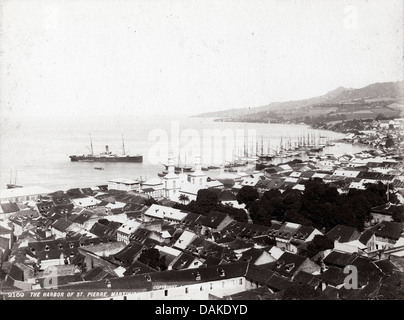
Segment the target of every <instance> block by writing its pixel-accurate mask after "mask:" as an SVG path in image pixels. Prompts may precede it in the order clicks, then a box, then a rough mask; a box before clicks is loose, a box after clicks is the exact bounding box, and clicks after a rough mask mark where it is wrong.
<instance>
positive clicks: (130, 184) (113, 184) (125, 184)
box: [108, 179, 140, 191]
mask: <svg viewBox="0 0 404 320" xmlns="http://www.w3.org/2000/svg"><path fill="white" fill-rule="evenodd" d="M108 189H109V190H120V191H132V190H135V191H140V182H139V181H138V180H133V179H113V180H109V181H108Z"/></svg>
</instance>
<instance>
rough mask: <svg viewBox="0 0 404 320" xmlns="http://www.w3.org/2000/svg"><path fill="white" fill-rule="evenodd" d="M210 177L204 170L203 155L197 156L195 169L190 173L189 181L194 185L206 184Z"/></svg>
mask: <svg viewBox="0 0 404 320" xmlns="http://www.w3.org/2000/svg"><path fill="white" fill-rule="evenodd" d="M207 179H208V177H207V176H206V174H205V173H204V172H203V171H202V161H201V156H196V157H195V171H194V172H192V173H191V174H190V175H189V182H191V183H192V184H194V185H199V186H205V185H206V183H207Z"/></svg>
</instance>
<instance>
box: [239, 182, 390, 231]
mask: <svg viewBox="0 0 404 320" xmlns="http://www.w3.org/2000/svg"><path fill="white" fill-rule="evenodd" d="M386 191H387V187H386V186H385V185H384V184H383V183H378V184H369V185H368V186H367V188H366V190H356V189H350V190H349V192H348V193H342V194H339V193H338V191H337V189H336V188H335V187H331V186H329V185H327V184H325V183H324V182H323V181H322V180H321V179H318V178H315V179H310V180H308V181H307V182H306V184H305V190H304V192H303V193H301V192H300V191H298V190H291V189H290V190H286V191H285V192H283V193H281V192H280V191H279V190H269V191H266V192H265V193H264V194H263V196H262V197H261V198H260V199H257V200H255V201H254V202H252V203H250V204H249V211H250V217H251V219H252V220H253V222H254V223H256V224H261V225H267V226H270V225H271V220H272V219H275V220H278V221H289V222H295V223H300V224H304V225H311V226H313V227H315V228H317V229H319V230H320V229H323V228H324V231H328V230H330V229H332V228H333V227H334V226H336V225H338V224H343V225H347V226H352V227H355V228H357V229H358V230H363V228H364V225H365V223H366V222H367V221H369V220H370V219H371V208H372V207H375V206H378V205H382V204H385V203H386V202H387V195H386ZM240 192H241V190H240Z"/></svg>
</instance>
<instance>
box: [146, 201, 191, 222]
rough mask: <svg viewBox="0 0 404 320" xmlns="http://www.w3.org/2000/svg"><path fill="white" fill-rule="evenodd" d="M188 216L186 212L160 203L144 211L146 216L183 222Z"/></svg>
mask: <svg viewBox="0 0 404 320" xmlns="http://www.w3.org/2000/svg"><path fill="white" fill-rule="evenodd" d="M186 216H187V213H186V212H183V211H181V210H179V209H174V208H171V207H166V206H162V205H158V204H152V205H151V206H150V208H149V209H147V210H146V211H145V213H144V217H145V218H149V219H162V220H166V221H169V222H181V221H182V220H183V219H184V218H185V217H186Z"/></svg>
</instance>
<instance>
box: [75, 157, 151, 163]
mask: <svg viewBox="0 0 404 320" xmlns="http://www.w3.org/2000/svg"><path fill="white" fill-rule="evenodd" d="M70 160H71V161H73V162H143V156H124V157H119V156H117V157H102V156H100V157H94V156H70Z"/></svg>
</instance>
